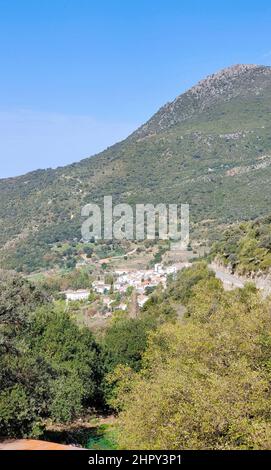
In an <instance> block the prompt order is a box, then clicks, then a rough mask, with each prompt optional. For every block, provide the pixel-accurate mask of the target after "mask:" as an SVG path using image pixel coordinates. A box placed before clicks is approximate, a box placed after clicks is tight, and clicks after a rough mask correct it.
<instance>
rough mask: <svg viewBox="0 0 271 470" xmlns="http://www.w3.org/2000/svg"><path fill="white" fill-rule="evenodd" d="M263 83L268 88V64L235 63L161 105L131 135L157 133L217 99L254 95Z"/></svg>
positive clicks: (270, 78) (270, 71)
mask: <svg viewBox="0 0 271 470" xmlns="http://www.w3.org/2000/svg"><path fill="white" fill-rule="evenodd" d="M267 86H268V87H271V67H268V66H263V65H254V64H236V65H232V66H230V67H227V68H224V69H222V70H220V71H218V72H216V73H214V74H212V75H209V76H207V77H206V78H204V79H203V80H200V81H199V82H198V83H197V84H196V85H194V86H193V87H192V88H190V89H189V90H188V91H186V92H185V93H183V94H181V95H180V96H178V97H177V98H175V100H174V101H172V102H171V103H168V104H166V105H165V106H163V107H162V108H161V109H160V110H159V111H158V112H157V113H156V114H155V115H154V116H153V117H152V118H151V119H150V120H149V121H148V122H147V123H146V124H144V125H143V126H142V127H140V128H139V129H138V130H137V131H136V132H135V134H134V136H135V137H136V138H144V137H148V136H149V135H153V134H158V133H160V132H163V131H164V130H165V129H168V128H169V127H172V126H174V125H176V124H178V123H180V122H182V121H185V120H186V119H189V118H191V117H193V115H194V114H196V113H201V112H203V111H204V110H206V109H208V108H210V107H211V106H213V105H215V104H217V103H218V102H222V101H224V102H226V101H230V100H231V99H233V98H236V97H238V96H243V97H244V96H248V95H258V94H259V93H261V91H262V90H263V89H265V88H266V87H267Z"/></svg>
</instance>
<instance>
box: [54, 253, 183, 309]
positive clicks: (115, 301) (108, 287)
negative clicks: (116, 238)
mask: <svg viewBox="0 0 271 470" xmlns="http://www.w3.org/2000/svg"><path fill="white" fill-rule="evenodd" d="M189 265H190V263H189V262H182V263H175V264H172V265H170V266H163V264H162V263H156V264H155V265H154V267H153V268H152V269H140V270H119V269H116V270H115V271H114V272H113V274H112V278H111V282H109V281H108V279H106V276H103V277H102V278H101V277H99V279H97V280H95V281H93V283H92V286H91V288H90V289H80V290H67V291H64V292H63V295H64V296H65V298H66V302H67V303H69V302H71V301H82V302H86V301H88V300H89V298H90V294H91V292H94V293H96V294H97V295H99V296H100V297H101V300H102V303H103V305H104V307H105V309H104V314H105V315H106V316H109V315H111V314H112V312H113V311H114V310H123V311H125V310H127V307H128V302H129V296H128V295H127V293H128V292H130V293H131V292H134V293H135V299H136V303H137V306H138V307H139V308H142V307H143V306H144V304H145V303H146V302H147V300H148V298H149V296H150V294H151V293H152V292H153V290H154V289H155V288H156V287H158V286H161V288H162V289H165V288H166V286H167V280H168V276H172V277H173V278H174V277H175V276H176V274H177V272H178V271H180V270H181V269H183V268H184V267H188V266H189Z"/></svg>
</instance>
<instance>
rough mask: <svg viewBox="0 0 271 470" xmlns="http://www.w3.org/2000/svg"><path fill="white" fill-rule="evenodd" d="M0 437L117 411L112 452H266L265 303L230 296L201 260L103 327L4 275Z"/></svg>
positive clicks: (270, 353) (270, 438)
mask: <svg viewBox="0 0 271 470" xmlns="http://www.w3.org/2000/svg"><path fill="white" fill-rule="evenodd" d="M0 334H1V341H0V350H1V355H0V362H1V367H0V383H1V389H0V436H2V437H5V438H7V437H29V436H32V437H42V436H44V433H46V428H47V426H48V423H56V424H60V423H64V424H65V425H66V426H69V425H72V423H73V422H74V420H76V419H78V418H84V417H85V416H86V415H87V416H89V415H90V414H91V413H93V414H95V413H97V412H99V413H100V414H103V415H104V416H106V415H108V414H110V415H112V416H113V417H114V424H113V427H114V436H115V440H116V448H118V449H131V448H132V449H161V448H163V449H169V450H175V449H268V448H270V446H271V425H270V418H271V401H270V380H271V359H270V358H271V318H270V299H268V298H266V299H263V298H262V297H261V295H260V294H259V292H258V291H257V290H256V288H255V286H254V285H253V284H247V285H246V286H245V287H244V288H243V289H235V290H233V291H228V292H226V291H225V290H224V289H223V286H222V284H221V282H220V281H219V280H218V279H216V278H215V275H214V273H213V272H212V271H211V270H210V269H209V268H208V267H207V264H206V263H205V262H203V261H199V262H195V263H193V265H192V266H191V267H189V268H185V269H183V270H182V271H180V272H179V273H178V275H177V277H176V278H175V279H171V280H170V282H169V283H168V287H167V289H166V290H164V291H163V290H161V289H159V288H158V289H156V290H155V291H154V292H153V294H152V295H151V297H150V299H149V300H148V302H147V303H146V304H145V305H144V307H143V308H142V309H141V310H140V312H139V313H138V315H137V316H136V317H135V318H130V317H129V315H128V313H126V312H118V311H117V312H115V313H114V315H113V316H112V318H111V319H110V320H109V322H108V324H107V325H106V327H105V328H104V329H103V331H99V332H98V333H97V332H95V331H91V330H90V329H88V328H86V327H85V326H82V325H81V324H78V323H77V322H76V318H74V316H71V315H70V313H69V311H67V309H66V307H65V302H63V301H61V300H57V301H56V300H54V299H53V298H52V295H51V292H48V291H46V290H45V289H42V288H40V287H39V286H37V285H34V284H33V283H31V282H30V281H29V280H26V279H25V278H23V277H21V276H20V275H19V274H17V273H9V274H8V275H7V273H6V272H5V273H3V272H2V273H1V290H0Z"/></svg>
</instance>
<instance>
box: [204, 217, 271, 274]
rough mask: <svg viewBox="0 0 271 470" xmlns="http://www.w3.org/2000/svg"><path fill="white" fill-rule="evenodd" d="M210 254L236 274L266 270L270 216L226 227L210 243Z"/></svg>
mask: <svg viewBox="0 0 271 470" xmlns="http://www.w3.org/2000/svg"><path fill="white" fill-rule="evenodd" d="M212 256H213V257H217V258H218V259H219V260H220V261H221V262H222V263H223V264H225V265H226V266H229V267H230V268H231V269H232V271H233V272H234V271H236V272H237V273H239V274H251V273H256V272H267V271H268V270H269V269H270V268H271V218H270V216H269V217H266V218H264V219H257V220H255V221H253V222H242V223H241V224H238V225H235V226H232V227H231V228H229V229H228V230H226V231H225V232H224V233H223V236H222V238H221V240H220V241H219V242H217V243H215V244H214V246H213V247H212Z"/></svg>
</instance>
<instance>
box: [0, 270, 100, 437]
mask: <svg viewBox="0 0 271 470" xmlns="http://www.w3.org/2000/svg"><path fill="white" fill-rule="evenodd" d="M0 291H1V300H0V301H1V307H0V309H1V314H0V335H1V342H0V353H1V355H0V384H1V391H0V435H2V436H27V435H34V436H35V435H39V434H40V433H41V432H42V429H43V424H44V422H45V420H46V419H48V418H50V419H52V420H55V421H59V422H66V421H71V420H72V419H73V418H74V417H76V416H78V415H79V414H80V413H81V412H82V410H83V408H84V407H87V406H93V404H95V403H97V402H98V401H99V400H100V390H99V386H100V385H99V384H100V381H101V379H100V375H101V371H100V361H99V348H98V346H97V344H96V343H95V340H94V338H93V335H92V333H91V332H90V331H89V330H87V329H79V328H78V326H77V325H76V324H75V323H74V322H73V321H72V320H71V319H70V318H69V317H68V315H67V314H66V313H65V311H64V310H63V308H62V307H61V306H58V305H56V304H53V303H52V302H51V301H50V300H48V299H47V297H46V296H44V294H43V293H42V292H40V291H39V290H38V288H36V287H33V286H32V285H31V284H30V283H29V282H27V281H25V280H23V279H22V278H20V277H19V276H16V275H15V276H13V275H9V276H8V277H7V279H6V280H5V279H2V280H1V288H0Z"/></svg>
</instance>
